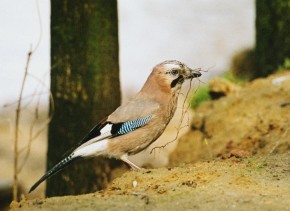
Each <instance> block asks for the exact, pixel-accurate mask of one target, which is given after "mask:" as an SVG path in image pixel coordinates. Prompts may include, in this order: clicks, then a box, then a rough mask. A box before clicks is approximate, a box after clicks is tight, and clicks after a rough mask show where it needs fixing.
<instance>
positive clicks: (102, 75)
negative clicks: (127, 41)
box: [46, 0, 120, 196]
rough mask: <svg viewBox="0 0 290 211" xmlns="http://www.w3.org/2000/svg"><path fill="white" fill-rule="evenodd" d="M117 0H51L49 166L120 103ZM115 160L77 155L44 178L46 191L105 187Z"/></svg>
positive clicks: (61, 192)
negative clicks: (56, 172) (48, 177)
mask: <svg viewBox="0 0 290 211" xmlns="http://www.w3.org/2000/svg"><path fill="white" fill-rule="evenodd" d="M118 51H119V49H118V18H117V1H116V0H109V1H108V0H82V1H77V0H70V1H66V0H51V91H52V93H53V96H54V106H55V112H54V115H53V119H52V122H51V124H50V126H49V140H48V161H47V169H50V168H51V167H52V166H53V165H54V164H56V163H57V162H58V161H60V160H61V158H63V155H64V153H65V152H67V151H68V150H69V149H71V148H72V147H73V146H75V145H76V144H77V143H78V142H79V141H80V140H81V139H82V138H83V137H84V136H85V134H86V133H87V132H89V130H90V129H91V128H92V127H93V126H94V124H96V123H98V121H100V120H101V119H102V118H104V117H105V116H107V115H109V114H110V112H112V111H113V110H114V109H115V108H116V107H117V106H118V105H119V104H120V83H119V53H118ZM118 165H120V162H117V161H115V160H107V159H104V158H97V159H93V160H92V159H91V160H79V161H76V162H74V163H72V164H71V165H70V166H69V167H67V168H66V169H64V170H63V171H61V172H60V173H59V174H58V175H56V176H54V177H53V178H51V179H50V180H48V181H47V190H46V194H47V196H55V195H72V194H82V193H88V192H93V191H96V190H99V189H101V188H103V187H105V186H106V184H107V182H108V181H109V180H110V179H111V169H113V168H115V167H117V166H118Z"/></svg>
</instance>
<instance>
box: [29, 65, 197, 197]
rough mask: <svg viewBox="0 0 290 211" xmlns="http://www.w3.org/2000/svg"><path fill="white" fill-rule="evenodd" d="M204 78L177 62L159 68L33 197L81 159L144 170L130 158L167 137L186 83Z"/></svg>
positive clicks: (43, 178)
mask: <svg viewBox="0 0 290 211" xmlns="http://www.w3.org/2000/svg"><path fill="white" fill-rule="evenodd" d="M200 76H201V73H200V72H199V71H196V70H192V69H190V68H189V67H187V66H186V65H185V64H183V63H181V62H179V61H176V60H169V61H164V62H162V63H160V64H158V65H156V66H155V67H154V68H153V70H152V72H151V74H150V75H149V77H148V79H147V81H146V82H145V84H144V86H143V87H142V89H141V90H140V91H139V92H138V93H137V94H136V95H135V96H134V97H133V98H132V99H131V100H129V101H128V102H127V103H125V104H123V105H121V106H120V107H118V108H117V109H116V110H115V111H114V112H113V113H112V114H111V115H109V116H108V117H107V118H105V119H103V120H102V121H101V122H100V123H99V124H97V125H96V126H95V127H94V128H93V129H92V130H91V131H90V132H89V133H88V134H87V135H86V136H85V137H84V138H83V140H82V141H81V142H80V143H79V145H78V146H77V147H76V148H75V149H74V151H73V152H72V153H71V154H70V155H69V156H67V157H65V158H64V159H63V160H61V161H60V162H59V163H57V164H56V165H55V166H54V167H52V168H51V169H50V170H49V171H48V172H47V173H45V174H44V175H43V176H42V177H41V178H40V179H39V180H38V181H37V182H36V183H35V184H34V185H33V186H32V187H31V189H30V190H29V193H30V192H31V191H33V190H34V189H35V188H36V187H37V186H38V185H40V183H42V182H43V181H44V180H46V179H47V178H49V177H51V176H53V175H54V174H56V173H58V172H59V171H60V170H62V169H63V168H64V167H65V166H67V165H68V164H70V163H71V162H72V161H73V160H75V159H77V158H79V157H93V156H99V155H102V156H106V157H113V158H116V159H121V160H122V161H124V162H125V163H127V164H129V165H130V166H131V167H132V168H133V169H140V168H139V167H138V166H137V165H135V164H134V163H133V162H131V161H130V160H129V159H128V155H133V154H136V153H138V152H140V151H142V150H144V149H146V148H147V147H148V146H149V145H150V144H152V143H153V142H154V141H155V140H156V139H157V138H158V137H159V136H160V135H161V134H162V133H163V131H164V130H165V128H166V126H167V124H168V123H169V121H170V120H171V118H172V117H173V115H174V113H175V110H176V107H177V100H178V94H179V91H180V89H181V86H182V84H183V82H184V81H185V80H186V79H192V78H197V77H200Z"/></svg>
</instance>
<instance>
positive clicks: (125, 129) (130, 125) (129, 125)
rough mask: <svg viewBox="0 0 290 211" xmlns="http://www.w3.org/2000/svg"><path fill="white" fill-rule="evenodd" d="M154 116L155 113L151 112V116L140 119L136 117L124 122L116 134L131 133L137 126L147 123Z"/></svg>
mask: <svg viewBox="0 0 290 211" xmlns="http://www.w3.org/2000/svg"><path fill="white" fill-rule="evenodd" d="M152 117H153V115H151V114H150V115H149V116H147V117H145V118H140V119H135V120H132V121H128V122H124V123H122V124H121V125H120V128H119V129H118V131H116V134H117V135H124V134H126V133H130V132H132V131H134V130H136V129H137V128H139V127H142V126H144V125H146V124H147V123H148V122H149V121H150V120H151V119H152Z"/></svg>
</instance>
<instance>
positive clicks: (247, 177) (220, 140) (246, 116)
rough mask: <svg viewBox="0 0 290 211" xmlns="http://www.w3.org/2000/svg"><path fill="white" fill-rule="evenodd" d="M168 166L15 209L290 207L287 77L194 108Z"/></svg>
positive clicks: (17, 205)
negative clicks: (93, 189)
mask: <svg viewBox="0 0 290 211" xmlns="http://www.w3.org/2000/svg"><path fill="white" fill-rule="evenodd" d="M191 128H192V129H191V131H189V132H188V133H187V134H185V135H184V136H183V137H181V138H180V139H179V143H178V146H177V148H176V150H175V151H174V152H173V153H172V155H171V157H170V167H166V168H158V169H142V170H141V171H127V172H126V173H124V174H123V175H122V176H120V177H118V178H116V179H115V180H114V181H113V182H112V183H111V184H110V185H109V186H108V187H107V189H105V190H102V191H99V192H96V193H93V194H86V195H80V196H66V197H52V198H45V199H33V200H26V199H22V201H21V202H19V203H17V202H12V203H11V205H10V206H11V208H12V209H13V210H18V209H21V210H182V209H183V210H193V209H195V210H289V207H290V200H289V199H290V152H289V149H290V72H289V71H288V72H287V71H284V72H279V73H277V74H275V75H272V76H270V77H268V78H265V79H258V80H255V81H253V82H251V83H248V84H246V85H245V86H244V87H241V88H240V89H235V91H233V92H229V93H227V96H224V97H221V98H219V99H218V100H214V101H209V102H205V103H203V104H201V105H200V106H199V107H198V108H197V109H195V111H194V117H193V120H192V126H191Z"/></svg>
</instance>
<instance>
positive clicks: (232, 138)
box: [171, 71, 290, 165]
mask: <svg viewBox="0 0 290 211" xmlns="http://www.w3.org/2000/svg"><path fill="white" fill-rule="evenodd" d="M289 149H290V72H289V71H288V72H280V73H278V74H275V75H273V76H270V77H268V78H264V79H258V80H255V81H253V82H252V83H249V84H247V85H245V87H244V88H241V89H239V90H238V91H235V92H230V93H229V94H228V95H227V96H225V97H221V98H219V99H218V100H214V101H209V102H205V103H203V104H202V105H201V106H199V107H198V108H197V109H196V110H195V114H194V117H193V120H192V130H191V131H190V132H188V133H187V134H186V135H185V136H183V137H182V138H181V139H180V140H179V144H178V147H177V149H176V151H175V152H174V153H173V154H172V156H171V165H178V164H181V163H192V162H195V161H197V160H200V159H213V158H216V157H222V158H228V157H236V158H237V157H243V156H244V157H245V156H252V155H269V154H272V153H274V154H275V153H286V152H288V151H289Z"/></svg>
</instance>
